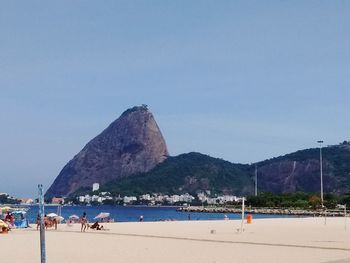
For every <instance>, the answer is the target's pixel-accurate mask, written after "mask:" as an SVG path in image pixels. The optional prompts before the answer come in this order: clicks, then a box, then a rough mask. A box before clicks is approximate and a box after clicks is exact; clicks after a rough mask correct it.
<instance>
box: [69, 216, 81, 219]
mask: <svg viewBox="0 0 350 263" xmlns="http://www.w3.org/2000/svg"><path fill="white" fill-rule="evenodd" d="M69 219H79V216H77V215H71V216H69Z"/></svg>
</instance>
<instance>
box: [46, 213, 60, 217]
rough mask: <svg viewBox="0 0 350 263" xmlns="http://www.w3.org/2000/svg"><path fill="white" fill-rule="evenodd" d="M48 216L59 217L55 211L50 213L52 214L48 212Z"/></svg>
mask: <svg viewBox="0 0 350 263" xmlns="http://www.w3.org/2000/svg"><path fill="white" fill-rule="evenodd" d="M46 216H47V217H58V215H57V214H55V213H50V214H47V215H46Z"/></svg>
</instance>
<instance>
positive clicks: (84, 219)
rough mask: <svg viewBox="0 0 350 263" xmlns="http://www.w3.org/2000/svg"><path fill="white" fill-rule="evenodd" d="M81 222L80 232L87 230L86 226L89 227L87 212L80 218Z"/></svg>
mask: <svg viewBox="0 0 350 263" xmlns="http://www.w3.org/2000/svg"><path fill="white" fill-rule="evenodd" d="M80 223H81V229H80V232H85V230H86V228H87V227H88V221H87V217H86V213H85V212H84V213H83V215H82V217H81V218H80Z"/></svg>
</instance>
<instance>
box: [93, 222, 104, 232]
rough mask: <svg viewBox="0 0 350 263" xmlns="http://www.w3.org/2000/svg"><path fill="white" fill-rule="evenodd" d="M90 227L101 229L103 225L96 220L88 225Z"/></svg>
mask: <svg viewBox="0 0 350 263" xmlns="http://www.w3.org/2000/svg"><path fill="white" fill-rule="evenodd" d="M90 228H91V229H96V230H102V229H103V226H100V224H99V223H98V221H96V222H95V223H93V224H92V225H91V226H90Z"/></svg>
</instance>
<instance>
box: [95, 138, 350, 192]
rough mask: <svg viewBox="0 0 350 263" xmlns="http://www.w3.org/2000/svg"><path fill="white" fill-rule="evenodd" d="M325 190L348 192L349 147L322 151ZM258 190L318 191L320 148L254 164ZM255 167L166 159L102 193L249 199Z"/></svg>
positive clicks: (186, 157) (199, 157)
mask: <svg viewBox="0 0 350 263" xmlns="http://www.w3.org/2000/svg"><path fill="white" fill-rule="evenodd" d="M322 152H323V182H324V192H325V193H334V194H344V193H349V192H350V144H349V143H348V142H344V143H342V144H340V145H335V146H328V147H324V148H323V150H322ZM257 167H258V192H260V193H261V192H271V193H295V192H307V193H319V192H320V162H319V149H318V148H314V149H306V150H300V151H297V152H294V153H290V154H287V155H284V156H280V157H276V158H272V159H269V160H265V161H262V162H259V163H257ZM254 170H255V165H247V164H234V163H230V162H228V161H224V160H222V159H218V158H213V157H210V156H208V155H203V154H200V153H194V152H192V153H188V154H181V155H179V156H175V157H168V158H167V159H166V160H165V161H164V162H162V163H160V164H158V165H157V166H156V167H155V168H153V169H152V170H150V171H149V172H147V173H139V174H135V175H132V176H129V177H125V178H121V179H118V180H114V181H111V182H109V183H108V184H105V185H103V186H102V188H101V190H102V191H110V192H113V193H116V194H121V195H138V194H144V193H163V194H180V193H186V192H188V193H195V192H198V191H205V190H210V191H211V193H217V194H234V195H252V194H253V193H254Z"/></svg>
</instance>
